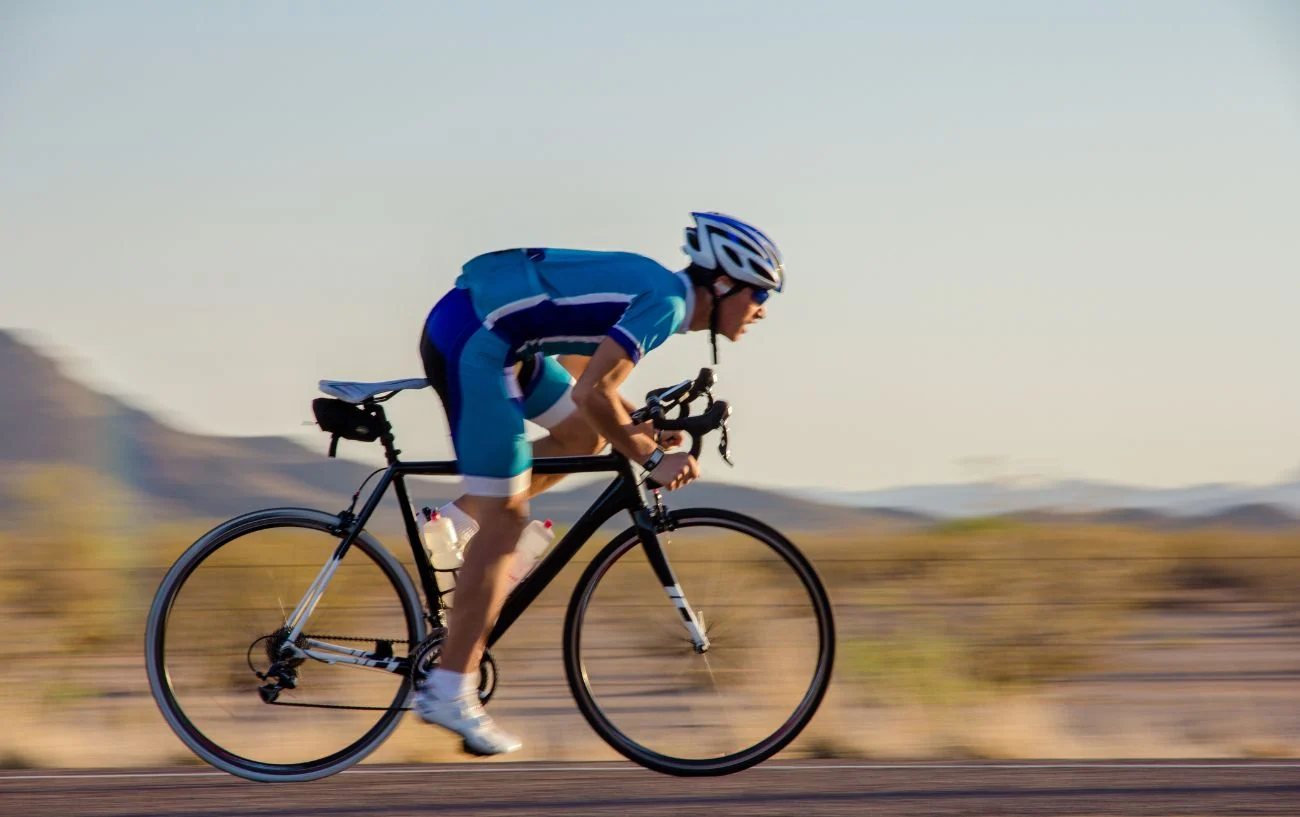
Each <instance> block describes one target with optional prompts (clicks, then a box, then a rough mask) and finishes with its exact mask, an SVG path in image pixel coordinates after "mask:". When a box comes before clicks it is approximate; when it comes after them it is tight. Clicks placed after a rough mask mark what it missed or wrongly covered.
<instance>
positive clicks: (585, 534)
mask: <svg viewBox="0 0 1300 817" xmlns="http://www.w3.org/2000/svg"><path fill="white" fill-rule="evenodd" d="M602 471H614V472H615V473H616V476H615V478H614V479H613V480H612V481H611V482H610V483H609V484H608V485H607V486H606V487H605V489H604V490H603V491H602V492H601V494H600V496H599V497H597V499H596V500H595V501H594V502H593V503H592V505H591V507H590V508H588V509H587V511H586V512H585V513H584V514H583V515H582V517H581V518H579V519H578V521H577V522H576V523H575V524H574V525H573V527H572V528H570V529H569V531H568V532H567V533H565V535H564V536H563V537H561V539H560V541H559V542H558V543H557V544H556V545H555V546H554V547H553V548H552V549H551V551H550V553H548V554H546V556H545V557H543V559H542V560H541V561H540V562H539V563H538V564H537V566H536V567H535V568H534V569H533V570H532V571H531V572H530V573H529V574H528V575H527V576H526V577H525V578H524V579H523V581H521V582H520V583H519V585H518V586H517V587H516V588H515V589H514V590H513V591H512V592H511V594H510V596H509V597H508V598H507V599H506V601H505V604H504V606H503V607H502V610H501V613H500V615H499V616H498V618H497V622H496V624H495V626H494V627H493V629H492V631H491V633H490V634H489V636H488V641H487V646H489V647H491V646H492V645H494V644H495V643H496V642H497V641H499V640H500V639H501V637H502V636H503V635H505V633H506V631H507V630H508V629H509V628H510V626H511V625H512V624H514V622H515V621H516V620H517V619H518V618H519V616H520V615H522V614H523V612H524V611H525V610H527V609H528V607H529V606H530V605H531V604H532V603H533V602H534V601H535V600H536V599H537V597H538V596H539V595H541V593H542V592H543V591H544V590H545V589H546V588H547V587H548V586H549V585H550V583H551V582H552V581H553V580H554V579H555V578H556V577H557V576H558V575H559V574H560V572H561V571H562V570H563V569H564V568H565V566H566V565H568V563H569V562H570V561H571V560H572V559H573V557H574V556H575V555H577V553H578V551H579V550H581V549H582V547H583V546H584V545H585V544H586V543H587V542H588V541H590V539H591V538H592V537H593V536H594V535H595V534H596V532H597V530H599V528H600V526H601V525H603V524H604V523H605V522H607V521H608V520H609V519H611V518H613V517H614V516H615V515H616V514H617V513H618V512H619V511H628V512H629V513H630V515H631V516H632V522H633V525H634V526H635V527H636V529H637V533H638V536H639V538H640V539H641V544H642V547H644V548H645V550H646V555H647V559H648V560H649V562H650V565H651V567H652V568H653V570H654V572H655V575H656V577H657V578H658V580H659V582H660V584H661V586H662V587H663V588H664V591H665V593H666V594H667V596H668V598H669V600H670V602H671V603H672V604H673V605H674V606H676V607H677V608H678V611H679V613H680V614H681V616H682V619H683V624H684V626H685V627H686V630H687V632H688V633H689V635H690V637H691V641H692V643H693V644H694V647H695V649H696V651H697V652H704V651H705V650H707V649H708V646H709V642H708V638H707V636H705V634H704V632H703V627H702V626H701V625H700V623H699V621H698V619H697V618H696V615H695V613H694V612H693V611H692V610H691V608H690V605H689V603H688V602H687V600H686V599H685V597H684V594H683V593H682V590H681V588H680V587H679V586H678V584H677V581H676V578H675V576H674V575H673V571H672V568H671V566H670V565H669V564H668V561H667V559H666V557H665V555H664V553H663V549H662V547H660V545H659V542H658V539H657V538H656V533H655V530H654V527H653V526H652V525H651V524H650V521H649V518H648V514H647V510H646V504H645V499H644V497H643V495H642V493H641V490H640V487H639V486H638V484H637V482H636V479H635V477H634V475H633V473H632V468H631V465H630V464H629V463H628V462H627V460H625V459H623V458H620V457H618V456H617V455H615V454H600V455H585V456H569V457H542V458H540V459H537V460H535V461H534V462H533V473H535V474H539V475H540V474H575V473H598V472H602ZM458 474H459V470H458V463H457V461H456V460H431V461H419V462H394V463H393V464H391V465H390V466H389V467H388V468H387V469H385V470H384V472H383V473H382V475H381V476H380V478H379V482H378V484H376V486H375V488H374V489H373V490H372V492H371V494H370V496H369V497H368V498H367V500H366V503H365V505H364V506H363V507H362V509H361V511H360V512H359V513H358V514H356V515H355V516H353V517H352V518H351V519H350V520H347V522H348V524H347V527H346V529H345V530H346V534H345V535H344V537H343V540H342V541H341V542H340V543H339V545H338V547H337V548H335V550H334V553H333V554H331V556H330V558H329V561H327V562H326V564H325V565H324V566H323V567H322V568H321V571H320V573H319V574H318V575H317V576H316V578H315V580H314V581H313V582H312V584H311V585H310V586H309V587H308V589H307V592H306V594H305V595H304V596H303V598H302V600H301V601H300V602H299V603H298V606H297V607H296V608H295V609H294V611H293V613H292V614H291V615H290V616H289V618H288V620H287V621H286V622H285V627H286V628H288V629H289V635H288V637H287V639H286V642H285V643H286V645H293V644H295V642H296V640H297V639H298V637H299V636H300V635H301V634H302V630H303V628H304V626H305V625H306V622H307V619H308V618H310V616H311V614H312V611H313V610H314V609H315V608H316V605H317V603H318V602H319V601H320V598H321V596H323V595H324V593H325V589H326V587H327V586H328V585H329V582H330V579H331V578H332V577H333V575H334V572H335V571H336V570H337V569H338V565H339V563H340V562H341V561H342V560H343V557H344V556H345V555H346V554H347V552H348V549H349V548H350V547H351V546H352V543H353V542H354V541H355V540H356V538H357V536H358V535H359V534H360V532H361V531H362V530H364V529H365V526H366V524H367V522H369V520H370V517H371V516H373V515H374V512H375V510H376V509H377V508H378V506H379V503H380V502H381V501H382V500H383V497H384V494H386V493H387V491H388V488H389V487H390V485H391V486H394V487H395V491H396V494H397V497H398V506H399V509H400V511H401V514H402V519H403V523H404V527H405V529H406V536H407V540H408V543H409V544H410V546H411V550H412V554H413V556H414V558H415V564H416V567H417V569H418V571H419V577H420V583H421V585H423V589H424V594H425V597H426V601H427V606H428V614H429V615H430V617H436V618H437V619H439V620H438V621H436V622H435V623H437V624H439V625H442V624H445V622H444V621H441V618H442V613H443V607H442V603H441V600H440V599H441V596H440V592H439V589H438V585H437V580H436V578H435V574H434V570H433V568H432V565H430V564H429V560H428V558H427V556H426V555H425V553H424V550H423V546H422V545H421V543H420V536H419V528H418V525H417V523H416V520H415V515H414V512H413V511H412V508H411V504H410V501H409V493H408V491H407V489H406V484H405V477H407V476H455V475H458ZM290 648H291V649H293V650H294V651H300V650H298V648H296V647H292V646H291V647H290ZM320 650H328V652H320ZM300 652H302V653H303V655H304V656H305V657H310V658H314V659H316V660H320V661H326V662H328V663H346V664H355V665H359V666H366V667H374V668H377V669H384V670H387V671H389V672H395V671H398V670H399V669H400V668H401V662H399V661H398V660H396V659H394V658H392V657H391V656H376V655H375V654H373V653H370V652H366V651H363V650H356V649H352V648H347V647H341V646H339V645H335V644H329V643H327V642H322V641H317V640H315V639H309V640H308V642H307V649H305V650H301V651H300Z"/></svg>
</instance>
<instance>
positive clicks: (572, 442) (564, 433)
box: [551, 413, 605, 455]
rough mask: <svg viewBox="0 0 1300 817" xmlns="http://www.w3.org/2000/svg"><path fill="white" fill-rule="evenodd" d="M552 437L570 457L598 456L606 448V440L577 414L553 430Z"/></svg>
mask: <svg viewBox="0 0 1300 817" xmlns="http://www.w3.org/2000/svg"><path fill="white" fill-rule="evenodd" d="M551 436H552V437H554V438H555V440H556V442H558V443H559V444H560V446H561V447H562V448H563V449H564V451H565V453H567V454H570V455H578V454H598V453H600V450H601V449H602V448H604V447H605V438H604V437H602V436H600V433H599V432H597V431H596V429H594V428H592V427H591V425H590V424H588V423H587V421H586V419H584V418H583V417H582V416H581V415H579V414H577V413H574V414H571V415H570V416H569V417H568V418H567V419H566V420H565V421H564V422H562V423H560V424H559V425H557V426H555V427H554V428H552V429H551Z"/></svg>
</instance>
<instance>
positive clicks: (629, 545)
mask: <svg viewBox="0 0 1300 817" xmlns="http://www.w3.org/2000/svg"><path fill="white" fill-rule="evenodd" d="M670 516H671V518H672V519H673V520H674V522H675V525H676V529H674V530H671V531H669V532H667V533H661V534H659V536H658V539H659V542H660V545H661V547H662V548H663V551H664V555H665V556H666V557H667V560H668V563H669V564H670V565H671V567H672V570H673V572H674V573H675V574H676V577H677V585H678V587H679V588H680V591H681V595H682V598H683V599H684V600H685V603H686V604H687V605H689V608H690V610H691V611H692V612H693V613H695V615H696V617H697V618H698V620H699V621H700V624H701V625H702V626H703V629H704V631H705V633H706V634H707V636H708V638H709V641H710V646H709V648H708V650H707V651H705V652H703V653H697V652H696V650H695V649H694V645H693V643H692V641H691V638H690V636H689V634H688V631H687V629H686V627H685V626H684V624H683V611H681V610H679V609H678V607H677V606H676V604H675V602H674V600H673V599H670V598H669V596H668V594H667V593H666V592H665V588H663V587H661V586H660V582H658V581H657V580H656V579H655V574H654V572H653V570H652V568H651V566H650V564H649V562H648V560H647V557H646V553H645V550H644V548H642V547H641V543H640V541H639V540H638V538H637V535H636V531H635V530H634V529H629V530H627V531H624V532H623V533H622V534H620V535H619V536H618V537H617V538H616V539H614V541H612V542H610V543H609V544H608V545H607V546H606V547H605V548H604V549H603V550H602V551H601V552H600V554H599V555H597V556H596V558H595V559H594V560H593V561H592V563H591V564H590V566H589V567H588V568H587V571H586V573H585V574H584V575H583V577H582V579H581V580H580V581H579V583H578V586H577V588H576V590H575V591H574V595H573V598H572V600H571V602H570V604H569V610H568V615H567V616H566V619H565V625H564V661H565V672H566V674H567V676H568V679H569V686H570V689H571V690H572V692H573V695H574V698H575V700H576V701H577V704H578V708H579V709H580V710H581V711H582V714H583V715H584V716H585V717H586V719H587V722H588V723H589V724H591V726H592V728H593V729H595V730H596V732H597V733H598V734H599V735H600V736H601V737H602V738H604V740H605V741H606V742H607V743H609V745H610V746H612V747H613V748H614V749H616V750H617V751H618V752H620V753H621V754H623V755H624V756H625V757H627V758H629V759H631V760H634V761H636V762H637V763H640V764H641V765H643V766H646V767H648V768H651V769H654V770H656V771H660V772H665V773H668V774H674V775H720V774H730V773H732V772H737V771H740V770H742V769H745V768H748V767H750V766H753V765H754V764H756V763H759V762H761V761H762V760H764V759H766V758H768V757H771V756H772V755H773V754H775V753H776V752H778V751H780V750H781V748H783V747H784V746H786V745H787V744H788V743H789V742H790V741H791V740H793V739H794V738H795V737H796V736H797V735H798V734H799V732H800V731H801V730H802V729H803V728H804V726H805V725H807V723H808V721H809V720H811V719H812V716H813V715H814V714H815V713H816V711H817V707H818V706H819V705H820V703H821V700H822V696H823V695H824V694H825V692H826V687H827V685H828V684H829V682H830V675H831V666H832V664H833V662H834V652H835V635H834V624H833V622H832V617H831V607H830V601H829V599H828V598H827V596H826V591H825V589H824V588H823V587H822V584H821V581H820V580H819V579H818V577H817V574H816V572H815V571H814V570H813V568H812V566H811V565H810V564H809V563H808V561H807V559H805V558H804V557H803V555H802V554H801V553H800V552H799V551H798V550H797V549H796V548H795V547H794V545H792V544H791V543H790V542H789V541H788V540H787V539H786V538H785V537H784V536H782V535H781V534H780V533H778V532H777V531H775V530H773V529H772V528H770V527H768V526H767V525H765V524H763V523H762V522H759V521H758V520H755V519H751V518H749V517H746V516H743V515H741V514H736V513H731V512H729V511H722V510H714V509H704V508H695V509H686V510H681V511H676V512H671V513H670Z"/></svg>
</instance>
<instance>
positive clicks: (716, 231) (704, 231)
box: [682, 212, 785, 292]
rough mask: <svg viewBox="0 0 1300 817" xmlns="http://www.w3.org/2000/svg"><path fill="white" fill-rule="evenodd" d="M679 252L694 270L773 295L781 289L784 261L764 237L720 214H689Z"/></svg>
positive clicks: (770, 242)
mask: <svg viewBox="0 0 1300 817" xmlns="http://www.w3.org/2000/svg"><path fill="white" fill-rule="evenodd" d="M691 216H692V217H694V219H695V226H693V227H687V228H686V244H685V246H683V247H682V250H684V251H685V252H686V254H687V255H689V256H690V257H691V263H692V264H693V265H695V266H696V267H698V268H700V269H703V270H708V271H711V272H713V273H714V274H716V275H728V276H730V277H731V278H732V279H734V280H735V281H737V282H739V283H742V284H746V285H748V286H752V287H756V288H758V289H772V290H776V291H777V292H780V291H781V288H782V287H783V286H785V262H784V260H783V259H782V258H781V251H780V250H778V249H777V248H776V244H775V243H773V241H772V239H770V238H768V237H767V234H766V233H764V232H763V231H762V230H760V229H758V228H757V227H754V226H753V225H750V224H746V223H745V222H743V221H741V220H740V219H738V218H732V217H731V216H728V215H725V214H723V213H711V212H710V213H691Z"/></svg>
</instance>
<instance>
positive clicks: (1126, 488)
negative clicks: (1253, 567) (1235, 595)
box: [797, 480, 1300, 521]
mask: <svg viewBox="0 0 1300 817" xmlns="http://www.w3.org/2000/svg"><path fill="white" fill-rule="evenodd" d="M797 493H798V494H799V495H800V496H802V497H804V498H806V499H812V500H814V501H818V502H828V503H833V504H839V505H845V506H848V507H858V508H874V507H887V508H904V509H907V510H911V511H915V512H917V513H921V514H925V515H928V516H936V517H948V518H957V517H971V516H995V515H999V514H1006V513H1023V512H1026V511H1052V512H1059V513H1074V514H1091V513H1098V512H1102V511H1111V512H1119V511H1130V512H1134V517H1133V518H1134V520H1135V521H1137V520H1139V519H1140V518H1141V513H1139V512H1144V511H1145V512H1152V513H1155V514H1162V515H1170V516H1184V517H1204V518H1208V517H1210V516H1212V515H1217V514H1222V513H1223V512H1225V511H1228V510H1230V509H1233V508H1237V507H1240V506H1243V505H1245V506H1256V505H1266V506H1273V507H1275V508H1278V509H1280V510H1281V511H1284V512H1286V513H1289V514H1291V515H1296V514H1300V482H1288V483H1282V484H1278V485H1264V486H1246V485H1230V484H1209V485H1194V486H1189V487H1182V488H1141V487H1135V486H1130V485H1121V484H1116V483H1108V482H1091V481H1087V480H1068V481H1061V482H1052V483H1046V484H1041V485H1032V486H1014V485H1000V484H996V483H983V482H972V483H959V484H952V485H918V486H908V487H902V488H889V489H884V490H878V491H833V490H802V491H798V492H797Z"/></svg>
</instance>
